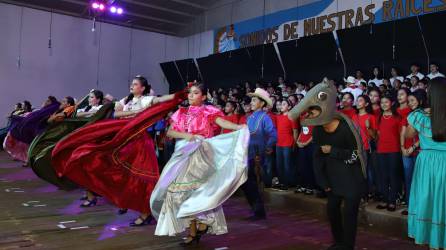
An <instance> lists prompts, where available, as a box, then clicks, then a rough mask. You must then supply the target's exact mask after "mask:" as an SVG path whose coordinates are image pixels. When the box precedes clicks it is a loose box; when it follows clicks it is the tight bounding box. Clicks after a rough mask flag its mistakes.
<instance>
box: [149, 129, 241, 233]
mask: <svg viewBox="0 0 446 250" xmlns="http://www.w3.org/2000/svg"><path fill="white" fill-rule="evenodd" d="M248 143H249V130H248V129H247V128H246V129H242V130H239V131H235V132H232V133H229V134H223V135H219V136H216V137H212V138H209V139H206V140H203V141H194V142H187V141H185V140H181V141H178V142H177V143H176V145H175V152H174V154H173V155H172V158H171V159H170V160H169V162H168V163H167V164H166V166H165V167H164V169H163V172H162V174H161V176H160V179H159V181H158V183H157V184H156V186H155V189H154V190H153V192H152V196H151V198H150V208H151V211H152V215H153V216H154V217H155V219H156V220H157V222H158V223H157V225H156V230H155V235H169V236H175V235H176V234H178V233H181V232H183V231H185V230H186V228H188V227H189V224H190V222H191V220H197V221H198V222H199V223H203V224H206V225H208V226H209V231H208V233H210V234H216V235H219V234H224V233H227V231H228V228H227V225H226V220H225V216H224V214H223V209H222V207H221V205H222V204H223V203H224V202H225V201H226V200H227V199H229V197H231V195H232V194H233V193H234V192H235V191H236V190H237V189H238V188H239V187H240V186H241V185H242V184H243V183H244V182H245V181H246V180H247V176H248V169H247V155H248Z"/></svg>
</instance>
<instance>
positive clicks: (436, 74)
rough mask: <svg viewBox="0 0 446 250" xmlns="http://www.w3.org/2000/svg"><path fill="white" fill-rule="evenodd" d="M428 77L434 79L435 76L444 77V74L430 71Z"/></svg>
mask: <svg viewBox="0 0 446 250" xmlns="http://www.w3.org/2000/svg"><path fill="white" fill-rule="evenodd" d="M427 77H428V78H429V79H434V78H437V77H444V75H443V74H442V73H440V72H437V73H435V74H433V73H430V74H429V75H427Z"/></svg>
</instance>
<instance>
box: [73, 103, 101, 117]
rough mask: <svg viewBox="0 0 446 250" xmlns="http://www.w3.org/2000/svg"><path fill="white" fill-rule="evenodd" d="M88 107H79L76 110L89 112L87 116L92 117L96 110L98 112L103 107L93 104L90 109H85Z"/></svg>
mask: <svg viewBox="0 0 446 250" xmlns="http://www.w3.org/2000/svg"><path fill="white" fill-rule="evenodd" d="M87 107H88V106H87ZM87 107H85V108H83V109H78V110H77V111H76V112H77V113H84V112H88V113H89V114H88V115H86V116H85V117H91V116H93V115H94V114H95V113H96V112H98V111H99V110H100V109H101V108H102V105H98V106H93V107H91V108H90V109H89V110H88V111H85V110H87Z"/></svg>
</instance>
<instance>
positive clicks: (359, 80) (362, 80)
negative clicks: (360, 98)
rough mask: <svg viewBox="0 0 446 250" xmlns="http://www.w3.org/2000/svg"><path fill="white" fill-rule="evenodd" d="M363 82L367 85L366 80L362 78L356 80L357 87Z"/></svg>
mask: <svg viewBox="0 0 446 250" xmlns="http://www.w3.org/2000/svg"><path fill="white" fill-rule="evenodd" d="M361 82H363V83H365V84H367V82H366V80H364V79H362V78H361V79H355V85H356V86H359V85H361Z"/></svg>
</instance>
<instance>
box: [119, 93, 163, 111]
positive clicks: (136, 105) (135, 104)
mask: <svg viewBox="0 0 446 250" xmlns="http://www.w3.org/2000/svg"><path fill="white" fill-rule="evenodd" d="M126 98H127V97H124V98H122V99H121V100H120V101H119V104H120V105H121V106H122V107H123V110H122V111H132V110H140V109H145V108H147V107H149V106H150V105H152V102H153V99H154V98H155V97H154V96H141V97H133V99H132V100H131V101H129V102H128V103H127V104H125V99H126Z"/></svg>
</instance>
